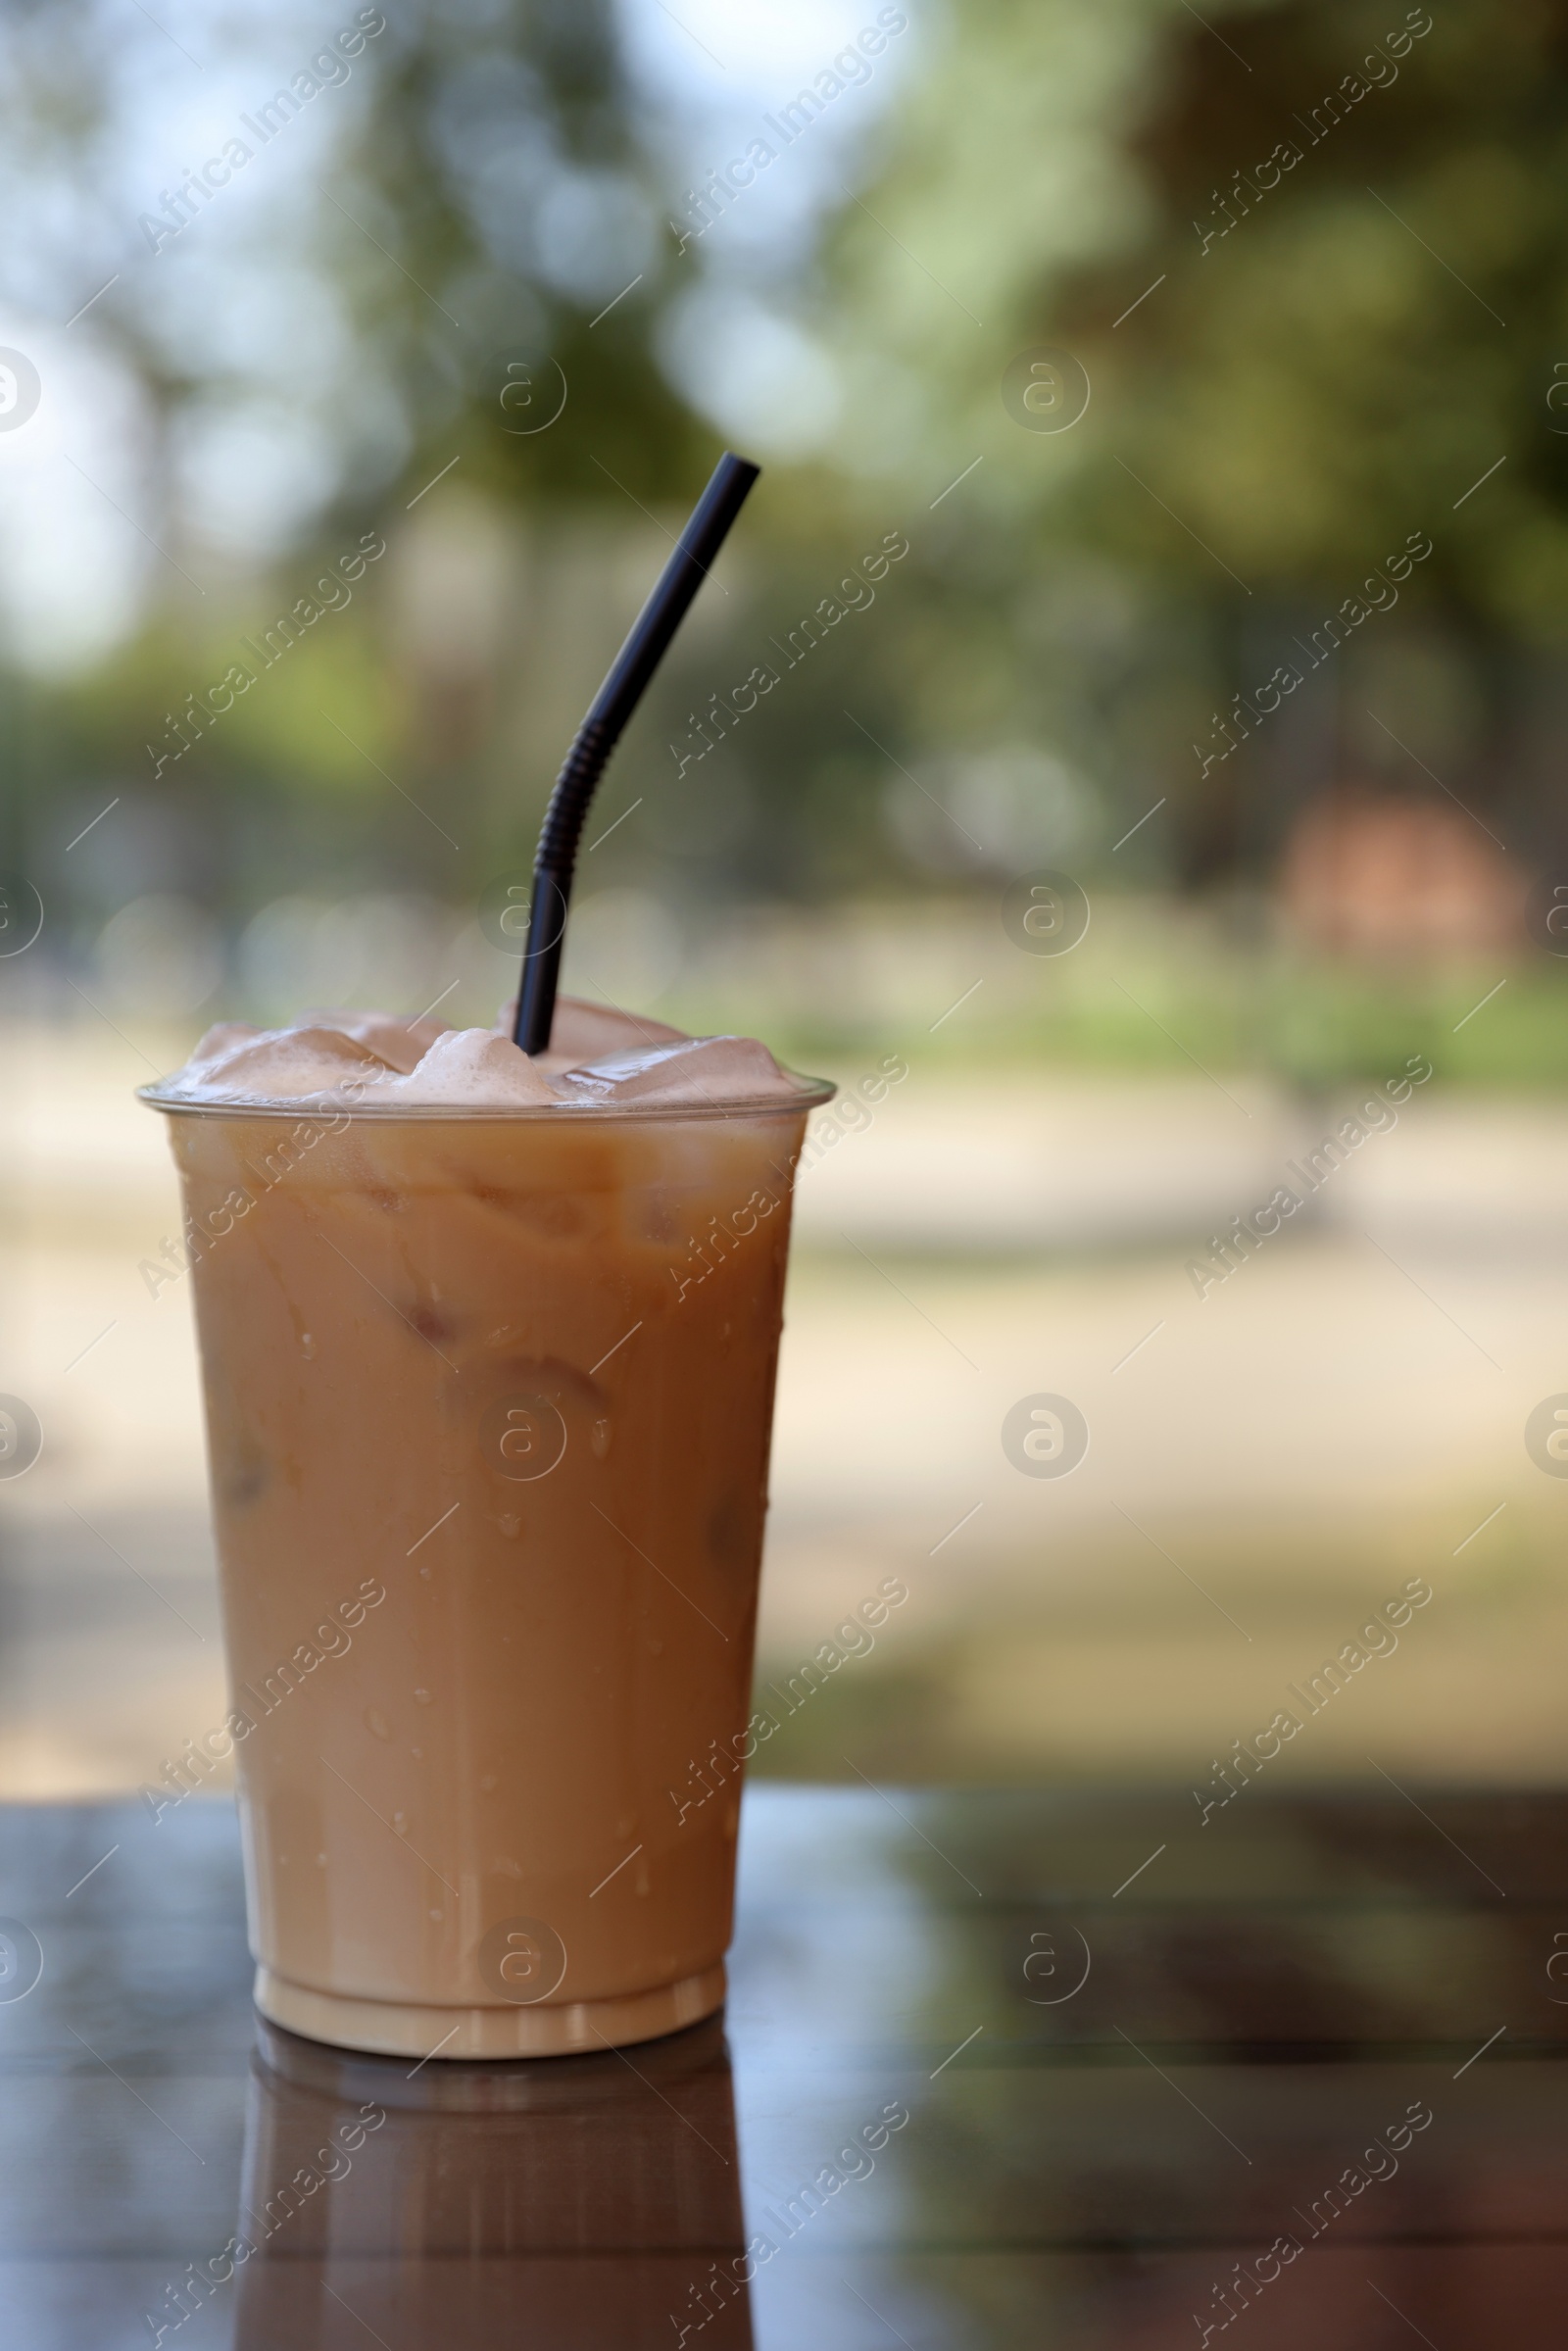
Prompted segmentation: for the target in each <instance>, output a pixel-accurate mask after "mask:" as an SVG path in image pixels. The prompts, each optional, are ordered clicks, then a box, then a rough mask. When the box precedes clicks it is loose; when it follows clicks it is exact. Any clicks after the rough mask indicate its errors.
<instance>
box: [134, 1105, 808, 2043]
mask: <svg viewBox="0 0 1568 2351" xmlns="http://www.w3.org/2000/svg"><path fill="white" fill-rule="evenodd" d="M830 1092H831V1089H830V1088H828V1087H825V1086H822V1085H818V1084H810V1083H808V1082H806V1081H803V1082H802V1090H801V1091H800V1092H799V1093H797V1094H794V1095H792V1096H790V1097H787V1098H781V1099H773V1098H769V1099H766V1100H759V1101H756V1102H747V1103H737V1104H725V1105H723V1106H722V1107H718V1106H714V1107H708V1106H702V1107H688V1106H685V1105H681V1106H678V1107H671V1106H661V1107H657V1108H653V1107H651V1108H640V1107H627V1108H620V1109H615V1108H611V1109H607V1108H603V1107H600V1108H593V1109H577V1108H575V1107H563V1108H562V1109H561V1110H560V1111H559V1112H558V1111H556V1110H554V1109H550V1108H544V1109H537V1110H536V1109H529V1110H527V1111H523V1112H512V1113H486V1114H480V1113H474V1112H469V1111H462V1112H457V1111H445V1110H428V1109H420V1110H417V1111H415V1110H409V1109H403V1110H398V1111H392V1110H368V1109H365V1108H355V1109H348V1108H335V1107H333V1106H331V1105H330V1103H328V1106H326V1107H311V1106H309V1105H299V1106H297V1107H291V1108H290V1109H288V1110H275V1111H274V1110H270V1109H269V1110H265V1111H260V1110H255V1109H249V1108H246V1109H240V1108H235V1107H232V1106H230V1105H227V1104H222V1105H207V1104H193V1103H189V1102H178V1101H175V1100H172V1099H171V1098H170V1097H169V1096H167V1095H163V1094H161V1093H160V1090H159V1089H156V1088H153V1089H148V1090H147V1099H149V1100H150V1101H151V1102H153V1103H154V1105H155V1106H156V1107H158V1108H160V1109H162V1110H164V1111H166V1112H168V1113H169V1114H170V1118H171V1127H170V1131H171V1136H172V1145H173V1151H174V1156H175V1159H176V1161H177V1163H178V1167H179V1171H180V1177H181V1182H182V1186H183V1193H184V1202H185V1239H186V1247H187V1249H188V1250H189V1252H190V1258H191V1269H192V1273H193V1278H194V1283H195V1293H196V1309H197V1321H198V1327H199V1331H200V1339H201V1352H202V1366H203V1374H204V1382H205V1389H206V1398H207V1423H208V1440H209V1450H210V1456H211V1467H212V1484H213V1505H214V1513H215V1518H216V1522H217V1534H218V1547H219V1557H220V1563H221V1588H222V1607H223V1620H224V1628H225V1636H226V1641H227V1654H228V1667H229V1677H230V1690H231V1708H232V1711H231V1712H230V1714H229V1716H228V1720H227V1725H226V1727H225V1732H224V1733H223V1734H221V1735H220V1736H219V1738H218V1739H217V1740H216V1742H209V1752H210V1753H221V1752H225V1751H227V1750H226V1749H225V1748H224V1746H223V1739H225V1738H226V1739H227V1740H228V1741H229V1744H230V1745H231V1748H232V1752H233V1754H234V1757H235V1762H236V1768H237V1773H238V1784H239V1801H240V1813H241V1820H242V1824H243V1829H244V1843H245V1853H246V1869H247V1890H248V1907H249V1915H250V1933H251V1945H252V1950H253V1952H254V1954H255V1958H256V1961H257V1977H256V1998H257V2003H258V2005H259V2006H260V2008H261V2009H262V2011H263V2013H264V2014H265V2015H266V2016H268V2017H270V2019H271V2020H272V2021H273V2022H274V2023H276V2024H278V2025H280V2026H283V2027H285V2028H287V2029H288V2030H290V2031H292V2032H295V2033H304V2034H307V2035H309V2036H310V2037H312V2038H315V2039H318V2040H324V2041H331V2042H337V2043H341V2044H345V2045H347V2046H349V2047H351V2048H360V2049H369V2050H380V2051H385V2052H389V2053H393V2054H401V2055H408V2056H411V2057H420V2058H422V2057H425V2056H427V2055H434V2054H439V2055H440V2056H442V2057H445V2058H456V2057H505V2056H532V2055H546V2054H552V2053H557V2052H561V2051H565V2050H580V2049H585V2048H594V2047H597V2046H602V2045H604V2044H607V2043H608V2044H611V2045H614V2044H618V2043H622V2042H631V2041H638V2040H643V2039H647V2038H650V2037H652V2036H653V2035H655V2034H658V2033H667V2032H670V2031H673V2030H674V2029H676V2028H678V2027H680V2026H684V2025H689V2024H692V2023H694V2022H695V2021H696V2020H697V2019H698V2018H700V2017H704V2016H707V2015H709V2014H711V2012H712V2011H713V2010H714V2009H716V2008H717V2007H718V2006H719V2005H720V2003H721V2002H722V1999H723V1996H724V1964H723V1962H724V1951H725V1948H726V1946H727V1944H728V1941H729V1937H730V1921H731V1907H732V1896H733V1881H734V1861H735V1838H736V1827H737V1818H738V1809H739V1798H740V1789H741V1777H742V1770H743V1766H744V1763H745V1760H746V1757H747V1755H748V1754H749V1752H750V1748H751V1744H752V1740H751V1738H750V1735H749V1733H748V1731H747V1722H748V1710H749V1704H750V1685H751V1673H752V1652H753V1642H754V1633H755V1625H756V1612H757V1592H758V1575H759V1568H760V1553H761V1542H762V1521H763V1515H764V1511H765V1508H766V1485H767V1462H768V1445H769V1436H770V1427H771V1417H772V1403H773V1382H774V1372H775V1366H776V1362H777V1354H778V1340H779V1331H780V1323H781V1314H782V1298H783V1287H784V1273H785V1261H786V1254H787V1249H788V1239H789V1224H790V1210H791V1200H792V1185H793V1178H794V1171H795V1164H796V1161H797V1159H798V1157H799V1154H800V1150H801V1145H802V1142H803V1140H804V1135H805V1126H806V1117H807V1113H808V1111H809V1109H810V1108H811V1107H813V1106H814V1104H815V1103H817V1102H823V1101H825V1100H827V1098H828V1095H829V1094H830Z"/></svg>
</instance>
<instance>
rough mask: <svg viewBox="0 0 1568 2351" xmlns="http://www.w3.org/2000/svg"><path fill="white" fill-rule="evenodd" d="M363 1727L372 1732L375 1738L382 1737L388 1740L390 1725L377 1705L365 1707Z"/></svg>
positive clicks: (390, 1735) (390, 1733) (390, 1732)
mask: <svg viewBox="0 0 1568 2351" xmlns="http://www.w3.org/2000/svg"><path fill="white" fill-rule="evenodd" d="M365 1727H366V1729H367V1730H368V1731H369V1732H370V1733H372V1734H373V1736H374V1737H375V1738H377V1739H386V1740H388V1741H390V1739H391V1737H392V1726H391V1724H390V1723H389V1722H388V1721H387V1719H386V1716H385V1715H384V1714H382V1713H381V1712H380V1711H379V1709H378V1708H377V1707H374V1706H367V1707H366V1709H365Z"/></svg>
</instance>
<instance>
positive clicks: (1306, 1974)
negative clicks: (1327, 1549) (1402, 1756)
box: [0, 1784, 1568, 2351]
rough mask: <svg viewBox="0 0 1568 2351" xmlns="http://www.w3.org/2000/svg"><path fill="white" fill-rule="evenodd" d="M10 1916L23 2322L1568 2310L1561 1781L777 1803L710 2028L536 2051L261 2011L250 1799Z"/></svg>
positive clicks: (1126, 2340)
mask: <svg viewBox="0 0 1568 2351" xmlns="http://www.w3.org/2000/svg"><path fill="white" fill-rule="evenodd" d="M0 1912H3V1913H4V1914H5V1921H6V1923H5V1924H4V1925H3V1926H0V1938H3V1939H0V2195H3V2211H4V2221H3V2234H0V2340H3V2341H4V2342H6V2343H8V2344H9V2343H13V2342H14V2343H16V2344H18V2345H19V2346H25V2347H26V2351H121V2347H122V2346H124V2347H125V2351H129V2346H131V2345H137V2346H147V2345H149V2344H156V2343H158V2342H164V2343H177V2344H179V2345H180V2346H181V2351H216V2347H217V2346H220V2345H243V2346H244V2347H245V2351H260V2347H262V2346H267V2347H268V2351H271V2347H272V2346H287V2347H288V2351H348V2347H350V2346H354V2347H355V2351H366V2347H367V2346H369V2345H372V2344H374V2343H380V2344H381V2345H383V2346H384V2351H416V2347H418V2351H423V2347H424V2346H427V2345H444V2344H447V2343H451V2344H455V2345H463V2346H466V2347H468V2346H471V2347H472V2351H491V2347H492V2346H495V2347H500V2346H508V2347H509V2351H510V2347H511V2346H529V2347H532V2346H539V2347H540V2351H577V2347H580V2346H588V2345H593V2346H600V2345H603V2346H606V2347H607V2351H608V2347H611V2346H613V2347H614V2351H640V2347H641V2346H645V2345H646V2346H650V2347H652V2346H655V2345H658V2346H662V2347H664V2351H673V2347H674V2346H676V2345H678V2344H681V2343H688V2344H700V2345H703V2346H705V2347H711V2351H717V2347H720V2346H722V2347H724V2351H731V2347H736V2346H743V2345H749V2344H753V2343H756V2344H759V2345H761V2346H765V2347H766V2351H773V2347H774V2346H777V2347H778V2351H784V2347H785V2346H789V2347H790V2351H796V2347H799V2346H809V2351H839V2347H840V2346H842V2347H843V2351H887V2347H888V2346H897V2345H898V2344H899V2343H900V2342H902V2343H904V2344H906V2345H908V2346H910V2347H911V2351H936V2347H937V2346H944V2347H946V2346H950V2345H952V2346H965V2347H967V2346H973V2347H974V2351H990V2347H992V2346H997V2347H1000V2346H1004V2345H1005V2346H1008V2347H1009V2351H1010V2347H1011V2346H1019V2347H1020V2351H1022V2347H1023V2346H1029V2351H1037V2347H1048V2346H1049V2351H1111V2347H1112V2346H1113V2347H1114V2351H1153V2347H1154V2346H1156V2345H1161V2346H1162V2345H1170V2346H1173V2347H1174V2346H1178V2345H1190V2344H1194V2343H1201V2342H1203V2341H1219V2340H1223V2341H1224V2342H1225V2343H1226V2344H1227V2345H1228V2344H1231V2343H1236V2344H1240V2345H1246V2344H1254V2345H1257V2346H1258V2347H1259V2351H1265V2347H1266V2351H1306V2347H1307V2346H1309V2345H1310V2346H1313V2347H1314V2351H1316V2347H1319V2346H1329V2345H1332V2346H1335V2347H1336V2351H1362V2347H1363V2346H1365V2347H1367V2351H1371V2347H1373V2346H1376V2347H1377V2351H1385V2347H1392V2346H1400V2347H1401V2351H1409V2346H1411V2345H1413V2344H1415V2343H1417V2342H1418V2341H1423V2340H1424V2341H1425V2342H1427V2343H1428V2344H1429V2345H1431V2346H1434V2347H1435V2351H1471V2347H1472V2346H1475V2347H1480V2346H1488V2347H1489V2351H1490V2347H1491V2346H1495V2345H1501V2344H1507V2345H1510V2346H1523V2347H1525V2351H1533V2347H1534V2346H1536V2345H1538V2344H1539V2345H1542V2346H1545V2345H1548V2344H1556V2343H1558V2342H1560V2341H1561V2340H1562V2339H1563V2331H1564V2324H1565V2323H1564V2320H1563V2316H1562V2313H1563V2309H1564V2307H1565V2304H1568V2069H1564V2067H1563V2065H1562V2062H1561V2061H1562V2059H1563V2057H1564V2055H1568V1799H1562V1798H1557V1797H1552V1796H1506V1795H1497V1794H1465V1793H1462V1792H1455V1791H1446V1792H1443V1791H1440V1792H1431V1791H1428V1790H1424V1789H1420V1788H1411V1789H1409V1790H1401V1789H1399V1788H1395V1787H1394V1786H1393V1785H1392V1784H1391V1785H1390V1786H1389V1787H1388V1788H1385V1789H1382V1790H1380V1792H1379V1793H1378V1794H1377V1795H1375V1796H1371V1795H1362V1794H1348V1795H1344V1796H1327V1795H1325V1796H1319V1797H1315V1798H1311V1799H1306V1800H1301V1801H1297V1802H1292V1803H1288V1804H1286V1803H1280V1802H1273V1803H1271V1802H1269V1801H1267V1800H1266V1799H1264V1798H1263V1797H1261V1796H1260V1795H1254V1794H1253V1793H1252V1792H1251V1791H1247V1792H1246V1793H1245V1794H1244V1795H1242V1796H1240V1797H1238V1798H1237V1799H1236V1800H1235V1801H1234V1802H1233V1803H1232V1804H1231V1805H1230V1806H1229V1807H1227V1808H1226V1809H1225V1810H1224V1811H1223V1812H1216V1813H1214V1814H1212V1815H1211V1816H1210V1817H1209V1819H1208V1821H1207V1822H1206V1824H1204V1825H1203V1826H1201V1827H1200V1826H1199V1824H1198V1823H1197V1820H1196V1816H1195V1814H1194V1813H1193V1812H1192V1811H1191V1810H1189V1811H1186V1812H1184V1811H1183V1810H1182V1809H1181V1808H1180V1807H1179V1805H1178V1804H1177V1803H1176V1802H1175V1800H1174V1799H1171V1800H1168V1801H1164V1800H1150V1801H1142V1802H1141V1801H1139V1800H1137V1799H1135V1798H1129V1797H1125V1796H1114V1797H1112V1796H1103V1797H1097V1796H1095V1795H1085V1794H1081V1793H1080V1794H1070V1795H1068V1794H1051V1793H1044V1792H1036V1791H1023V1790H1009V1791H1005V1792H994V1793H977V1792H970V1791H964V1792H961V1793H942V1792H932V1791H922V1792H908V1791H900V1790H897V1789H893V1790H889V1791H887V1792H886V1793H884V1792H882V1791H879V1790H876V1789H872V1788H869V1787H867V1788H855V1789H853V1790H846V1789H840V1788H833V1789H815V1788H785V1787H780V1786H766V1785H763V1786H760V1787H758V1788H754V1789H753V1790H752V1792H751V1793H750V1794H749V1796H748V1798H747V1803H746V1812H745V1825H744V1831H743V1856H742V1872H741V1910H740V1922H739V1931H738V1935H737V1939H736V1944H735V1949H734V1953H733V1960H732V1968H731V1993H730V2000H729V2006H728V2010H727V2013H726V2015H725V2016H724V2018H723V2019H721V2020H714V2021H713V2022H712V2023H711V2024H709V2025H706V2026H699V2027H697V2028H695V2029H694V2030H693V2031H691V2032H689V2033H681V2034H677V2035H674V2036H672V2037H671V2038H669V2039H667V2040H663V2041H659V2042H652V2043H647V2044H645V2045H643V2046H641V2047H638V2048H634V2049H631V2050H628V2051H626V2052H625V2053H624V2054H623V2055H618V2054H613V2053H607V2054H605V2055H602V2056H595V2057H591V2058H588V2057H584V2058H565V2059H553V2060H542V2061H538V2062H535V2063H532V2064H529V2063H513V2064H510V2065H493V2066H492V2065H468V2064H462V2065H452V2064H449V2063H446V2062H444V2061H443V2060H441V2059H440V2058H439V2057H433V2058H431V2059H430V2060H429V2061H428V2062H426V2063H423V2064H421V2065H419V2066H417V2067H414V2068H411V2067H410V2066H409V2065H408V2064H407V2063H406V2062H405V2061H403V2060H398V2061H395V2062H394V2061H390V2060H380V2059H374V2058H367V2057H352V2056H348V2055H345V2054H338V2053H335V2052H333V2051H331V2050H328V2049H324V2048H320V2047H317V2046H315V2045H313V2044H311V2043H309V2042H305V2041H300V2040H293V2039H291V2038H290V2037H289V2036H287V2035H285V2034H282V2033H275V2032H272V2031H271V2030H270V2029H269V2028H266V2027H263V2026H261V2025H260V2024H259V2022H258V2020H257V2018H256V2017H255V2014H254V2012H253V2010H252V2008H251V2004H250V1996H249V1986H250V1964H249V1960H248V1958H247V1954H246V1949H245V1936H244V1924H243V1908H242V1889H241V1882H240V1867H239V1850H238V1840H237V1837H236V1831H235V1823H234V1816H233V1813H232V1811H231V1809H230V1808H229V1807H228V1806H227V1805H225V1804H221V1803H217V1802H201V1801H199V1800H197V1799H195V1798H192V1799H191V1800H189V1801H188V1802H186V1803H185V1804H183V1805H181V1806H180V1807H179V1808H178V1810H177V1811H174V1812H171V1813H168V1814H166V1815H165V1817H164V1818H163V1820H162V1821H160V1822H159V1823H158V1824H156V1825H155V1824H154V1823H153V1822H152V1820H151V1819H150V1817H149V1816H148V1814H147V1813H146V1811H145V1810H142V1809H139V1808H137V1807H136V1806H134V1805H123V1806H68V1805H57V1806H42V1805H40V1806H31V1807H25V1806H15V1807H10V1808H0ZM1559 1954H1560V1955H1561V1956H1558V1955H1559ZM40 1967H41V1973H40V1972H39V1970H40ZM34 1976H36V1979H37V1980H36V1981H35V1982H33V1981H32V1979H33V1977H34ZM28 1984H31V1988H25V1987H26V1986H27V1985H28ZM19 1995H20V1996H19Z"/></svg>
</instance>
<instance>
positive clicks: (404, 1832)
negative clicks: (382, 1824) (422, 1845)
mask: <svg viewBox="0 0 1568 2351" xmlns="http://www.w3.org/2000/svg"><path fill="white" fill-rule="evenodd" d="M392 1826H393V1828H394V1829H395V1830H396V1831H397V1833H398V1835H399V1836H400V1837H407V1836H408V1834H409V1816H408V1814H407V1813H406V1812H394V1813H393V1815H392Z"/></svg>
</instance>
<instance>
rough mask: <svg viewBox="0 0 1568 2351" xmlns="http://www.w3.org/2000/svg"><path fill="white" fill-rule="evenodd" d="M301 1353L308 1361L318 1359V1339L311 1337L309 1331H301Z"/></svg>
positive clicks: (312, 1361)
mask: <svg viewBox="0 0 1568 2351" xmlns="http://www.w3.org/2000/svg"><path fill="white" fill-rule="evenodd" d="M300 1353H301V1354H302V1355H303V1356H304V1357H305V1360H306V1362H307V1363H314V1361H315V1360H316V1341H315V1340H314V1339H313V1338H312V1337H311V1334H310V1332H309V1331H302V1332H301V1333H300Z"/></svg>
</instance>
